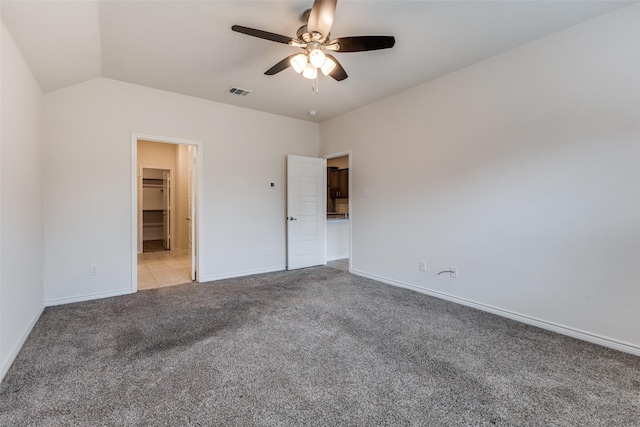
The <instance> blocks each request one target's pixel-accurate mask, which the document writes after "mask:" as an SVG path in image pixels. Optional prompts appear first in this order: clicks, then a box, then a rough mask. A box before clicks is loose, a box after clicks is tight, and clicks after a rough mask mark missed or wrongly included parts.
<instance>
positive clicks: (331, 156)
mask: <svg viewBox="0 0 640 427" xmlns="http://www.w3.org/2000/svg"><path fill="white" fill-rule="evenodd" d="M343 156H349V183H348V185H349V271H351V269H352V268H353V264H352V262H353V227H352V222H351V220H352V219H353V197H354V194H353V185H352V182H353V180H352V176H353V174H352V173H351V171H352V170H353V150H347V151H340V152H338V153H332V154H326V155H325V156H324V158H325V160H328V159H335V158H336V157H343ZM325 187H326V185H325ZM326 206H327V205H326V196H325V211H326V210H327V207H326ZM325 233H326V227H325ZM324 247H325V250H324V253H325V259H326V254H327V239H326V237H325V240H324ZM334 259H344V258H334ZM332 260H333V259H331V260H329V259H327V261H332Z"/></svg>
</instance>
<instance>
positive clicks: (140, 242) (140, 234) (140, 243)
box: [136, 165, 177, 261]
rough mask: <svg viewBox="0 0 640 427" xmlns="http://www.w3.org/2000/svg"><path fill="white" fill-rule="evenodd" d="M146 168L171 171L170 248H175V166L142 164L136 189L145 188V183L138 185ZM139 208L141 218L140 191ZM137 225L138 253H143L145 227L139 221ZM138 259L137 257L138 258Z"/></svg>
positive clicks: (138, 197) (138, 196)
mask: <svg viewBox="0 0 640 427" xmlns="http://www.w3.org/2000/svg"><path fill="white" fill-rule="evenodd" d="M145 169H157V170H163V171H169V180H170V181H171V183H170V184H169V185H170V186H171V191H170V195H169V205H170V210H169V212H170V215H169V236H170V238H169V250H171V249H173V248H174V242H173V238H174V235H175V234H174V233H175V229H176V227H177V226H176V224H175V223H176V222H177V221H176V214H177V210H176V201H175V200H174V199H175V197H173V193H174V191H175V190H174V188H173V185H174V182H175V179H174V178H175V176H176V174H175V173H174V170H173V168H168V169H167V168H166V167H162V166H157V165H154V166H148V165H140V168H139V170H138V172H137V173H138V174H139V176H138V177H137V182H136V189H137V188H140V187H142V188H144V183H143V184H142V185H140V187H138V184H139V183H140V181H141V180H142V179H143V171H144V170H145ZM136 199H137V202H136V203H137V209H138V218H140V217H141V216H142V215H144V214H143V209H142V206H140V193H138V195H137V197H136ZM142 203H143V204H144V200H143V201H142ZM136 227H138V229H137V230H136V234H137V239H138V244H137V245H138V248H137V253H138V254H141V253H142V251H141V250H140V249H141V248H142V246H143V245H144V233H143V231H142V230H143V227H140V223H139V222H138V223H137V224H136ZM136 261H137V258H136Z"/></svg>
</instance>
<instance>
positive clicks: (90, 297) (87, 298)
mask: <svg viewBox="0 0 640 427" xmlns="http://www.w3.org/2000/svg"><path fill="white" fill-rule="evenodd" d="M132 293H134V292H133V291H131V288H127V289H121V290H118V291H109V292H98V293H95V294H85V295H80V296H76V297H69V298H57V299H52V300H48V301H45V305H46V306H47V307H53V306H56V305H62V304H71V303H74V302H82V301H90V300H94V299H102V298H111V297H119V296H120V295H128V294H132Z"/></svg>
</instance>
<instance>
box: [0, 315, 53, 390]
mask: <svg viewBox="0 0 640 427" xmlns="http://www.w3.org/2000/svg"><path fill="white" fill-rule="evenodd" d="M44 307H45V306H44V305H43V306H42V307H40V309H39V310H38V312H37V313H36V315H35V316H34V317H33V319H31V322H29V325H28V326H27V328H26V329H25V331H24V332H23V333H22V337H21V338H20V341H18V342H17V343H16V345H15V346H14V347H13V349H11V353H9V356H8V357H7V360H3V361H2V365H0V382H2V380H3V379H4V377H5V375H7V372H9V369H10V368H11V365H13V362H14V361H15V360H16V357H18V353H20V350H21V349H22V346H23V345H24V343H25V341H26V340H27V338H28V337H29V334H30V333H31V331H32V330H33V327H34V326H35V325H36V323H37V322H38V319H40V316H42V312H43V311H44Z"/></svg>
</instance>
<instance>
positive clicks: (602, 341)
mask: <svg viewBox="0 0 640 427" xmlns="http://www.w3.org/2000/svg"><path fill="white" fill-rule="evenodd" d="M351 273H353V274H355V275H358V276H362V277H366V278H368V279H372V280H376V281H378V282H383V283H386V284H388V285H392V286H398V287H401V288H407V289H411V290H414V291H416V292H420V293H422V294H426V295H430V296H432V297H435V298H440V299H443V300H447V301H451V302H454V303H457V304H461V305H465V306H467V307H473V308H475V309H478V310H481V311H486V312H488V313H492V314H495V315H498V316H502V317H506V318H508V319H511V320H515V321H518V322H522V323H526V324H527V325H532V326H537V327H538V328H541V329H546V330H548V331H552V332H557V333H559V334H562V335H567V336H570V337H572V338H577V339H579V340H582V341H587V342H590V343H593V344H598V345H601V346H603V347H609V348H612V349H614V350H619V351H623V352H625V353H630V354H633V355H636V356H640V347H638V346H636V345H633V344H629V343H625V342H622V341H617V340H614V339H611V338H606V337H603V336H600V335H596V334H592V333H589V332H585V331H581V330H578V329H573V328H569V327H567V326H562V325H558V324H556V323H553V322H547V321H545V320H541V319H536V318H534V317H530V316H526V315H524V314H519V313H515V312H513V311H509V310H504V309H502V308H498V307H493V306H491V305H487V304H482V303H479V302H475V301H471V300H468V299H465V298H460V297H456V296H453V295H449V294H446V293H443V292H438V291H434V290H431V289H426V288H421V287H419V286H415V285H411V284H409V283H405V282H400V281H397V280H393V279H389V278H387V277H382V276H376V275H375V274H369V273H365V272H364V271H359V270H351Z"/></svg>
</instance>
